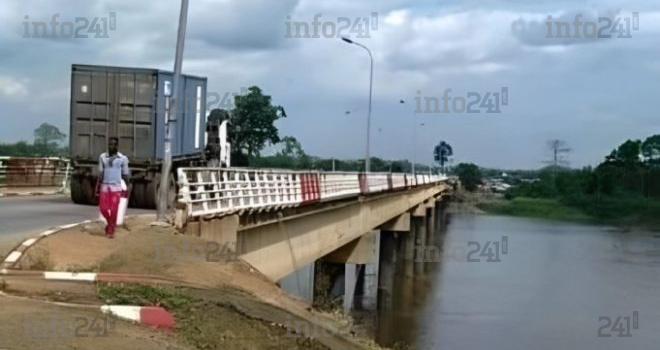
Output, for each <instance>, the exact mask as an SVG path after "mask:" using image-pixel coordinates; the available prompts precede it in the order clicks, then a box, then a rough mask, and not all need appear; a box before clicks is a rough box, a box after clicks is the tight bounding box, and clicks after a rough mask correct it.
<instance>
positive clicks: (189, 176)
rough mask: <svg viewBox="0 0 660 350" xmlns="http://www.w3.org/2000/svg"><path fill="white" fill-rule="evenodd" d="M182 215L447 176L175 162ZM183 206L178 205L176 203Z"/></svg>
mask: <svg viewBox="0 0 660 350" xmlns="http://www.w3.org/2000/svg"><path fill="white" fill-rule="evenodd" d="M177 171H178V174H177V176H178V185H179V195H178V201H179V203H181V204H184V207H185V209H180V210H184V211H185V213H184V214H185V216H186V217H188V218H190V217H202V216H208V215H213V216H217V215H227V214H232V213H241V212H243V211H248V210H249V211H260V210H266V209H268V210H271V209H279V208H287V207H295V206H301V205H307V204H312V203H318V202H327V201H333V200H337V199H342V198H349V197H356V196H359V195H367V194H373V193H379V192H384V191H392V190H397V189H405V188H410V187H415V186H421V185H424V184H431V183H437V182H439V181H444V180H446V177H444V176H439V175H428V174H426V175H422V174H417V175H416V176H413V175H411V174H390V173H369V174H365V173H358V172H319V171H293V170H280V169H249V168H179V169H178V170H177ZM179 207H180V208H181V206H179Z"/></svg>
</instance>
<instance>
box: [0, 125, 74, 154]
mask: <svg viewBox="0 0 660 350" xmlns="http://www.w3.org/2000/svg"><path fill="white" fill-rule="evenodd" d="M65 139H66V134H64V133H63V132H61V131H60V130H59V129H58V128H57V127H56V126H54V125H51V124H48V123H43V124H41V125H40V126H39V127H38V128H36V129H34V140H33V142H32V143H28V142H27V141H18V142H15V143H0V156H7V157H68V156H69V148H68V147H67V146H65V145H64V144H63V143H64V141H65Z"/></svg>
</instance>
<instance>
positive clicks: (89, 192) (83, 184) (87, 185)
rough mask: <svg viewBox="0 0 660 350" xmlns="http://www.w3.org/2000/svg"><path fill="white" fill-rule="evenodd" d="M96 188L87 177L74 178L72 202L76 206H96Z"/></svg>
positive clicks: (72, 182)
mask: <svg viewBox="0 0 660 350" xmlns="http://www.w3.org/2000/svg"><path fill="white" fill-rule="evenodd" d="M95 190H96V189H95V188H94V186H93V185H92V181H91V180H90V178H89V177H87V176H81V177H76V178H73V180H72V181H71V200H72V201H73V202H74V203H76V204H87V205H96V204H97V201H98V199H97V198H96V194H95Z"/></svg>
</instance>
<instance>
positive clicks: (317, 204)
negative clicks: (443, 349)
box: [176, 168, 452, 311]
mask: <svg viewBox="0 0 660 350" xmlns="http://www.w3.org/2000/svg"><path fill="white" fill-rule="evenodd" d="M178 182H179V188H180V191H179V195H178V203H177V206H176V207H177V211H176V224H177V227H178V228H179V229H180V230H181V231H183V232H185V233H186V234H190V235H196V236H200V237H201V238H204V239H207V240H209V241H215V242H218V243H220V244H221V245H223V244H224V242H230V243H229V246H230V247H231V249H232V250H233V249H238V250H239V252H240V254H241V255H240V257H241V258H242V259H243V260H245V261H246V262H248V263H249V264H251V265H252V266H253V267H254V268H256V269H257V270H259V271H260V272H262V273H263V274H264V275H266V276H267V277H268V278H270V279H272V280H273V281H275V282H279V283H280V285H281V286H282V287H283V288H284V289H285V290H287V291H289V292H291V293H293V294H297V295H299V296H301V297H303V298H305V299H307V300H308V301H310V302H312V301H313V298H314V290H315V288H314V287H315V286H314V285H315V281H319V280H323V278H325V280H326V281H329V282H328V283H326V285H325V286H318V285H317V286H316V289H317V293H318V290H319V288H320V287H322V288H325V289H326V291H325V292H326V294H328V295H331V294H333V291H332V289H334V293H335V294H336V293H337V290H340V293H341V294H343V300H344V301H343V303H344V308H345V310H346V311H348V310H350V309H353V308H354V307H357V308H362V309H366V310H376V309H379V305H378V303H379V302H378V301H379V300H380V304H381V305H380V308H382V307H385V308H387V305H388V303H390V302H391V301H388V298H389V296H390V295H391V292H392V288H393V287H394V286H393V282H394V263H395V262H396V261H397V259H403V260H404V261H405V262H406V263H405V268H404V270H405V271H404V273H405V275H406V276H412V275H413V274H414V273H415V269H417V270H419V269H420V268H421V267H420V265H421V264H422V263H421V262H418V263H415V262H414V261H413V259H414V256H413V255H414V252H415V249H414V248H415V245H417V246H424V245H426V244H427V243H428V240H430V239H431V237H432V232H433V229H434V227H435V225H436V220H437V218H438V210H440V207H439V206H437V205H436V204H437V203H438V202H440V203H442V202H443V199H445V198H447V197H448V196H450V195H451V192H452V185H451V184H450V182H449V181H448V178H447V177H446V176H440V175H428V174H416V175H411V174H390V173H368V174H364V173H350V172H331V173H324V172H309V171H284V170H264V169H234V168H181V169H178ZM234 242H238V243H236V245H235V246H232V244H231V243H234ZM234 247H235V248H234ZM339 264H341V265H339ZM415 264H417V267H415ZM342 265H343V266H342ZM324 275H326V276H324ZM342 275H343V280H342V279H341V276H342ZM342 285H343V288H342ZM342 289H343V290H342ZM356 290H359V291H360V292H359V293H357V294H358V298H357V300H355V299H356V298H354V296H355V295H356ZM379 294H380V296H379Z"/></svg>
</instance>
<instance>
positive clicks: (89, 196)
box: [82, 177, 99, 205]
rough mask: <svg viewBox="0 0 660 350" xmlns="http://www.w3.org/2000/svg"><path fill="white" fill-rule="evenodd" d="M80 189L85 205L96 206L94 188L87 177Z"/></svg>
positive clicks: (96, 200) (96, 199)
mask: <svg viewBox="0 0 660 350" xmlns="http://www.w3.org/2000/svg"><path fill="white" fill-rule="evenodd" d="M82 188H83V193H84V196H85V199H86V201H85V204H89V205H98V200H99V199H98V198H97V197H96V188H94V185H93V184H92V180H91V179H90V178H89V177H85V178H84V179H83V181H82Z"/></svg>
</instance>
